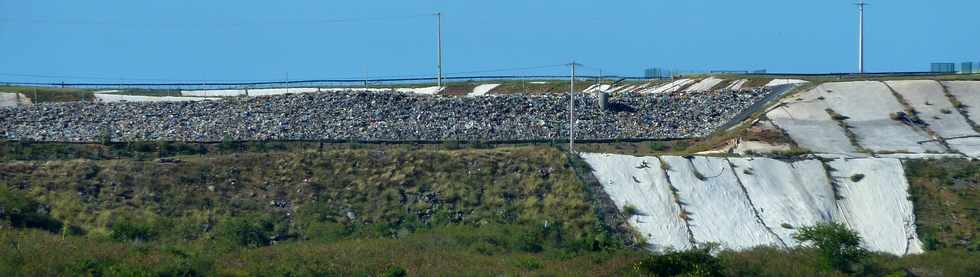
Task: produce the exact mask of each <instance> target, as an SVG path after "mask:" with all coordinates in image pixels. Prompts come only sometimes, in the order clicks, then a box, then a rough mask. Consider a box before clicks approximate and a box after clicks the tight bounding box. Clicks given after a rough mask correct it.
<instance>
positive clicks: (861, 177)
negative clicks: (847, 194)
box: [851, 173, 864, 183]
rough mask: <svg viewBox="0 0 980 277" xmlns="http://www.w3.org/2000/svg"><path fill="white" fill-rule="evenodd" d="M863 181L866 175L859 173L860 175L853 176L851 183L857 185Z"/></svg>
mask: <svg viewBox="0 0 980 277" xmlns="http://www.w3.org/2000/svg"><path fill="white" fill-rule="evenodd" d="M861 180H864V174H861V173H858V174H854V175H851V182H855V183H857V182H860V181H861Z"/></svg>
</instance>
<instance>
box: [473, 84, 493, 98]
mask: <svg viewBox="0 0 980 277" xmlns="http://www.w3.org/2000/svg"><path fill="white" fill-rule="evenodd" d="M499 86H500V84H482V85H478V86H476V87H474V88H473V92H470V93H469V94H466V96H470V97H474V96H486V95H487V93H489V92H490V91H491V90H493V89H495V88H497V87H499Z"/></svg>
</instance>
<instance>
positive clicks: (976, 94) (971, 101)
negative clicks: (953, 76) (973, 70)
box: [943, 81, 980, 123]
mask: <svg viewBox="0 0 980 277" xmlns="http://www.w3.org/2000/svg"><path fill="white" fill-rule="evenodd" d="M943 85H944V86H946V89H947V90H949V94H950V95H952V96H953V97H954V98H956V100H959V101H960V103H963V104H964V105H966V107H965V108H966V111H967V114H966V116H967V118H969V119H970V120H972V121H973V122H974V123H980V81H947V82H943Z"/></svg>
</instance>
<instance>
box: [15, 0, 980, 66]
mask: <svg viewBox="0 0 980 277" xmlns="http://www.w3.org/2000/svg"><path fill="white" fill-rule="evenodd" d="M852 3H853V1H848V0H833V1H803V0H781V1H777V0H751V1H722V0H713V1H707V0H671V1H667V0H642V1H641V0H636V1H581V0H565V1H528V0H494V1H470V0H465V1H464V0H433V1H422V0H413V1H403V0H397V1H396V0H388V1H378V0H357V1H312V0H309V1H231V0H225V1H196V0H169V1H163V0H152V1H151V0H146V1H124V0H117V1H104V0H86V1H77V0H60V1H55V0H30V1H25V0H0V74H6V75H0V80H13V81H52V80H62V79H64V80H66V81H133V80H174V81H177V80H228V81H235V80H243V81H245V80H281V79H284V78H285V76H286V74H287V72H288V74H289V78H290V79H293V80H296V79H313V78H349V77H350V78H359V77H362V76H364V75H365V72H367V74H368V75H369V76H371V77H383V76H416V75H431V74H434V72H435V50H434V48H435V44H436V37H435V27H436V25H435V19H434V18H433V17H425V16H422V17H405V16H412V15H420V14H429V13H432V12H435V11H442V12H443V13H445V16H444V24H445V25H444V36H445V47H446V48H445V64H446V67H445V68H446V69H445V70H446V72H447V73H458V72H470V71H482V70H495V69H508V68H523V67H533V66H541V65H553V64H561V63H566V62H568V61H570V60H572V59H576V60H577V61H579V62H580V63H583V64H585V65H587V66H590V68H591V69H588V70H584V72H583V73H585V74H594V72H593V71H592V70H594V69H596V68H602V69H604V70H605V72H608V73H614V74H623V75H641V72H642V70H643V69H644V68H646V67H664V68H672V69H681V70H708V69H761V68H765V69H768V70H769V71H770V72H851V71H854V70H855V69H856V62H855V60H856V55H857V54H856V45H857V38H856V37H857V9H856V7H855V6H853V5H852ZM871 4H872V6H870V7H869V8H868V13H867V21H868V22H867V32H868V36H867V51H868V54H867V69H868V71H923V70H928V63H929V62H933V61H955V62H960V61H967V60H972V61H980V47H978V46H980V20H978V11H980V1H976V0H932V1H923V0H888V1H886V0H877V1H872V2H871ZM378 17H382V18H387V19H384V20H350V21H343V20H341V21H332V20H336V19H370V18H378ZM565 71H566V70H565V69H561V68H547V69H537V70H526V71H501V72H491V73H493V74H498V73H499V74H509V73H514V74H519V73H527V74H532V73H539V74H562V73H565ZM27 75H49V76H67V77H86V78H66V77H31V76H27Z"/></svg>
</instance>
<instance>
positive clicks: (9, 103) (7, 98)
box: [0, 92, 31, 107]
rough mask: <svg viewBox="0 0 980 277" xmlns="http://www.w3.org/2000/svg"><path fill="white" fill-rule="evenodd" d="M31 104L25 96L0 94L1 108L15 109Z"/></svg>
mask: <svg viewBox="0 0 980 277" xmlns="http://www.w3.org/2000/svg"><path fill="white" fill-rule="evenodd" d="M30 103H31V100H30V99H28V98H27V97H26V96H24V94H20V93H10V92H0V107H13V106H19V105H24V104H30Z"/></svg>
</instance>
